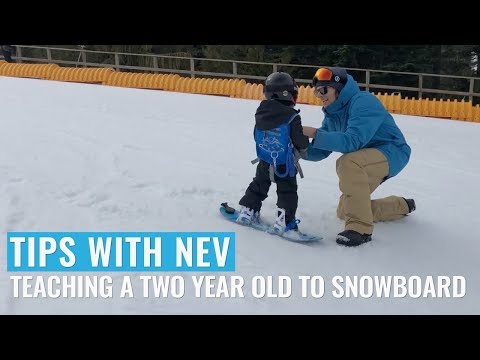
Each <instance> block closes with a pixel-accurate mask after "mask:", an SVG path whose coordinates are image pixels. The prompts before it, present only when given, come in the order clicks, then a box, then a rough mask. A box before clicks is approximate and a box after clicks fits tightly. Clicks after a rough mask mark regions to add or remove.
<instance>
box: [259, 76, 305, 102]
mask: <svg viewBox="0 0 480 360" xmlns="http://www.w3.org/2000/svg"><path fill="white" fill-rule="evenodd" d="M263 93H264V94H265V99H267V100H272V99H278V100H286V101H290V102H292V103H294V104H295V103H296V102H297V95H298V86H297V83H296V82H295V79H294V78H293V77H291V76H290V74H287V73H284V72H274V73H272V74H270V75H268V77H267V79H266V80H265V86H264V87H263Z"/></svg>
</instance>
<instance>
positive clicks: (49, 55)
mask: <svg viewBox="0 0 480 360" xmlns="http://www.w3.org/2000/svg"><path fill="white" fill-rule="evenodd" d="M47 59H48V62H52V50H50V48H47Z"/></svg>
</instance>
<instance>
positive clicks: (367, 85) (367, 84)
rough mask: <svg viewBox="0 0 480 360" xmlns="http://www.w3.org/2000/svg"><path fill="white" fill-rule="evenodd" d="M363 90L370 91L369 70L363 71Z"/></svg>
mask: <svg viewBox="0 0 480 360" xmlns="http://www.w3.org/2000/svg"><path fill="white" fill-rule="evenodd" d="M365 90H366V91H368V92H370V70H367V71H366V73H365Z"/></svg>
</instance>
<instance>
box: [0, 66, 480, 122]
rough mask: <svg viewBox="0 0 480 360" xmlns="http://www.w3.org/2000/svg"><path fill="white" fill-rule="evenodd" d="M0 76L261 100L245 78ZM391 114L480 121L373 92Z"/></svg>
mask: <svg viewBox="0 0 480 360" xmlns="http://www.w3.org/2000/svg"><path fill="white" fill-rule="evenodd" d="M0 76H11V77H22V78H34V79H43V80H54V81H67V82H78V83H89V84H101V85H108V86H121V87H129V88H138V89H152V90H165V91H176V92H183V93H193V94H204V95H217V96H227V97H233V98H241V99H252V100H261V99H263V85H262V84H257V83H248V82H246V81H245V80H244V79H215V78H199V77H196V78H192V77H187V76H180V75H178V74H159V73H155V74H150V73H131V72H123V71H116V70H114V69H112V68H77V67H75V68H74V67H61V66H59V65H57V64H23V63H7V62H5V61H1V60H0ZM375 95H376V96H377V98H378V99H379V100H380V101H381V102H382V104H383V105H384V106H385V107H386V108H387V110H388V111H389V112H391V113H394V114H404V115H414V116H429V117H436V118H445V119H453V120H463V121H472V122H480V105H475V106H474V105H472V103H471V102H470V101H465V100H456V99H454V100H450V99H447V100H443V99H440V100H438V99H416V98H410V99H409V98H408V97H404V98H402V96H401V95H400V94H381V93H375ZM298 103H300V104H309V105H321V101H320V100H319V99H318V98H316V97H315V96H314V94H313V89H312V87H311V86H309V85H308V86H304V85H301V86H300V87H299V94H298Z"/></svg>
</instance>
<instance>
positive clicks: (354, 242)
mask: <svg viewBox="0 0 480 360" xmlns="http://www.w3.org/2000/svg"><path fill="white" fill-rule="evenodd" d="M369 241H372V235H371V234H360V233H358V232H356V231H354V230H345V231H342V232H341V233H340V234H338V235H337V244H339V245H344V246H358V245H362V244H363V243H366V242H369Z"/></svg>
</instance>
